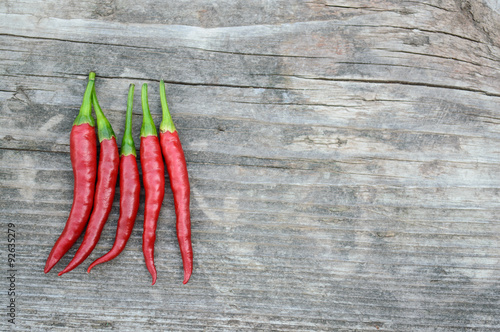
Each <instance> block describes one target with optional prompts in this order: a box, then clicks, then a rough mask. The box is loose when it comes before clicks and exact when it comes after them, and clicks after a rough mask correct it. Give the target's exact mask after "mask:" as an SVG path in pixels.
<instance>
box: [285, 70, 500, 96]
mask: <svg viewBox="0 0 500 332" xmlns="http://www.w3.org/2000/svg"><path fill="white" fill-rule="evenodd" d="M281 76H288V77H296V78H300V79H305V80H318V81H331V82H346V83H349V82H354V83H369V84H400V85H411V86H423V87H427V88H437V89H448V90H460V91H467V92H477V93H482V94H484V95H486V96H490V97H500V93H493V92H489V91H485V90H480V89H473V88H467V87H461V86H454V85H446V84H436V83H428V82H411V81H401V80H382V79H381V80H378V79H364V78H347V77H344V78H341V77H308V76H302V75H281Z"/></svg>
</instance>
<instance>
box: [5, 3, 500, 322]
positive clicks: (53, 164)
mask: <svg viewBox="0 0 500 332" xmlns="http://www.w3.org/2000/svg"><path fill="white" fill-rule="evenodd" d="M499 69H500V3H499V2H498V1H494V0H488V1H487V0H484V1H479V0H478V1H472V0H456V1H452V0H425V1H421V0H407V1H399V0H361V1H354V0H339V1H334V0H310V1H299V0H288V1H285V0H269V1H240V0H234V1H229V0H216V1H208V0H191V1H156V0H154V1H153V0H145V1H143V2H134V1H130V0H89V1H69V2H68V1H66V0H51V1H36V0H25V1H17V0H3V1H1V2H0V110H1V111H0V156H1V157H0V174H1V183H0V186H1V199H0V211H1V213H0V219H1V222H2V223H1V224H2V230H1V233H2V234H3V235H2V238H1V239H0V243H1V244H0V248H1V250H0V252H1V256H0V257H1V260H2V261H1V262H0V266H3V268H2V275H3V276H6V277H7V276H8V257H7V253H8V251H7V240H8V238H7V236H8V235H7V233H8V228H9V226H8V224H9V223H12V224H14V225H15V231H16V262H15V268H16V269H17V271H16V276H15V303H16V320H15V322H16V324H15V327H16V328H17V329H18V330H20V331H29V330H34V331H38V330H40V331H43V330H54V331H68V330H87V331H88V330H91V329H92V330H103V331H107V330H119V331H133V330H188V331H194V330H206V331H215V330H279V331H297V330H310V331H313V330H318V331H319V330H321V331H325V330H345V331H351V330H358V331H364V330H367V331H372V330H374V331H376V330H379V331H384V330H385V331H466V330H473V331H488V330H500V318H499V317H500V241H499V232H500V224H499V212H498V211H499V208H500V202H499V198H500V107H499V106H500V73H499ZM90 71H95V72H96V73H97V80H96V91H97V94H98V97H99V99H100V103H101V106H102V107H103V109H104V112H105V114H106V115H107V117H108V119H109V121H110V122H111V124H112V126H113V128H114V129H115V132H116V133H117V137H118V140H119V141H120V140H121V137H122V133H123V127H124V115H125V104H126V96H127V89H128V86H129V84H130V83H134V84H136V94H135V101H134V119H133V120H134V138H135V140H136V146H137V147H139V128H140V123H141V121H142V115H141V106H140V92H139V91H140V86H141V84H143V83H148V84H149V91H150V108H151V112H152V114H153V117H154V120H155V122H156V124H157V125H158V124H159V122H160V120H161V109H160V103H159V93H158V88H159V87H158V82H159V80H160V79H162V78H163V79H165V81H166V82H167V84H166V85H167V97H168V100H169V105H170V110H171V113H172V116H173V119H174V121H175V123H176V125H177V128H178V130H179V133H180V137H181V140H182V143H183V146H184V149H185V154H186V158H187V164H188V170H189V175H190V181H191V186H192V194H191V200H192V203H191V211H192V234H193V247H194V253H195V265H194V274H193V277H192V279H191V281H190V282H189V283H188V284H187V285H182V276H183V274H182V262H181V259H180V254H179V250H178V244H177V240H176V234H175V226H174V225H175V214H174V210H173V197H172V193H171V190H170V188H168V187H167V189H166V192H165V200H164V203H163V207H162V210H161V214H160V220H159V225H158V230H157V241H156V247H155V259H156V267H157V270H158V282H157V284H156V285H154V286H151V277H150V275H149V273H148V272H147V270H146V267H145V264H144V259H143V255H142V250H141V244H142V238H141V234H142V222H143V212H144V205H143V204H144V203H143V202H144V191H142V194H141V207H140V209H139V215H138V218H137V222H136V225H135V228H134V231H133V234H132V237H131V239H130V241H129V243H128V245H127V247H126V250H125V251H124V252H123V253H122V254H121V255H120V256H119V257H118V258H117V259H115V260H114V261H111V262H109V263H106V264H104V265H101V266H98V267H96V268H95V269H94V270H93V271H92V272H91V273H90V274H87V273H86V271H85V270H86V268H87V267H88V265H89V264H90V262H91V261H92V260H93V259H96V258H97V257H99V256H100V255H102V254H104V253H105V252H106V251H107V250H108V249H109V248H110V247H111V245H112V243H113V241H114V234H115V229H116V221H117V218H118V213H119V204H118V201H119V190H117V194H116V197H115V201H114V204H113V209H112V212H111V215H110V217H109V220H108V223H107V224H106V226H105V228H104V231H103V234H102V236H101V239H100V241H99V243H98V245H97V247H96V248H95V250H94V252H93V253H92V254H91V256H90V257H89V258H88V259H87V260H86V261H85V263H84V264H82V265H81V266H79V267H78V268H76V269H75V270H74V271H72V272H70V273H68V274H66V275H64V276H62V277H58V276H57V273H56V272H58V271H60V270H61V269H62V268H64V266H65V265H66V264H67V263H68V262H69V260H70V259H71V257H72V256H73V254H74V253H75V252H76V248H77V246H75V247H74V248H72V249H71V251H70V252H69V253H68V254H67V255H66V256H65V257H64V258H63V259H62V260H61V262H60V263H59V264H58V265H57V266H56V267H55V269H54V270H53V271H51V272H50V273H49V274H46V275H45V274H44V273H43V267H44V264H45V260H46V258H47V255H48V253H49V251H50V249H51V247H52V245H53V244H54V242H55V240H56V239H57V237H58V236H59V234H60V232H61V231H62V229H63V227H64V224H65V221H66V218H67V216H68V213H69V210H70V208H71V203H72V195H73V192H72V188H73V175H72V169H71V163H70V158H69V144H68V142H69V133H70V130H71V125H72V121H73V119H74V118H75V116H76V115H77V112H78V109H79V106H80V103H81V99H82V95H83V91H84V89H85V86H86V80H87V75H88V73H89V72H90ZM166 176H167V179H168V175H166ZM167 183H168V182H167ZM80 241H81V240H80ZM78 243H79V242H78ZM78 243H77V244H78ZM9 282H10V281H9V280H8V278H2V282H1V283H0V284H1V286H0V287H2V288H1V289H0V294H2V296H1V297H0V299H1V303H0V307H1V308H3V309H2V315H1V317H2V318H1V323H0V324H1V325H0V327H2V329H4V328H9V327H10V328H12V327H13V326H12V324H10V323H8V321H7V318H8V316H7V310H8V309H7V305H9V302H8V301H9V300H10V297H9V296H7V291H8V288H9Z"/></svg>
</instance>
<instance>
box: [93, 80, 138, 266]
mask: <svg viewBox="0 0 500 332" xmlns="http://www.w3.org/2000/svg"><path fill="white" fill-rule="evenodd" d="M133 102H134V85H133V84H130V89H129V92H128V100H127V120H126V122H125V132H124V134H123V139H122V147H121V153H120V217H119V218H118V223H117V224H118V225H117V228H116V237H115V243H114V244H113V247H112V248H111V250H110V251H109V252H108V253H107V254H105V255H104V256H102V257H100V258H98V259H96V260H95V261H94V262H93V263H92V264H90V266H89V268H88V269H87V272H90V270H91V269H92V268H93V267H94V266H96V265H97V264H101V263H105V262H108V261H110V260H112V259H113V258H115V257H116V256H118V255H119V254H120V253H121V252H122V251H123V249H124V248H125V245H126V244H127V241H128V239H129V238H130V235H131V234H132V229H133V228H134V223H135V218H136V216H137V210H139V196H140V193H141V184H140V181H139V169H138V168H137V160H136V151H135V144H134V139H133V138H132V106H133Z"/></svg>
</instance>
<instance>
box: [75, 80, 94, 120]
mask: <svg viewBox="0 0 500 332" xmlns="http://www.w3.org/2000/svg"><path fill="white" fill-rule="evenodd" d="M94 81H95V73H94V72H90V74H89V81H88V83H87V88H86V89H85V94H84V95H83V102H82V106H81V107H80V113H78V116H77V117H76V119H75V121H74V122H73V126H78V125H81V124H84V123H88V124H89V125H90V126H92V127H94V126H95V122H94V118H93V117H92V108H91V105H92V101H91V95H92V91H93V90H94Z"/></svg>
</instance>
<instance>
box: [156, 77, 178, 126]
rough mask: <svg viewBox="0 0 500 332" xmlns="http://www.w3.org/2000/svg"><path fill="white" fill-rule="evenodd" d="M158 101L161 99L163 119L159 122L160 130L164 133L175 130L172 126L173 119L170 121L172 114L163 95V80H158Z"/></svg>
mask: <svg viewBox="0 0 500 332" xmlns="http://www.w3.org/2000/svg"><path fill="white" fill-rule="evenodd" d="M160 101H161V111H162V113H163V119H162V120H161V123H160V132H162V133H165V132H167V131H169V132H171V133H173V132H175V131H176V129H175V126H174V121H172V116H171V115H170V112H169V111H168V105H167V97H166V95H165V82H163V80H161V81H160Z"/></svg>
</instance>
